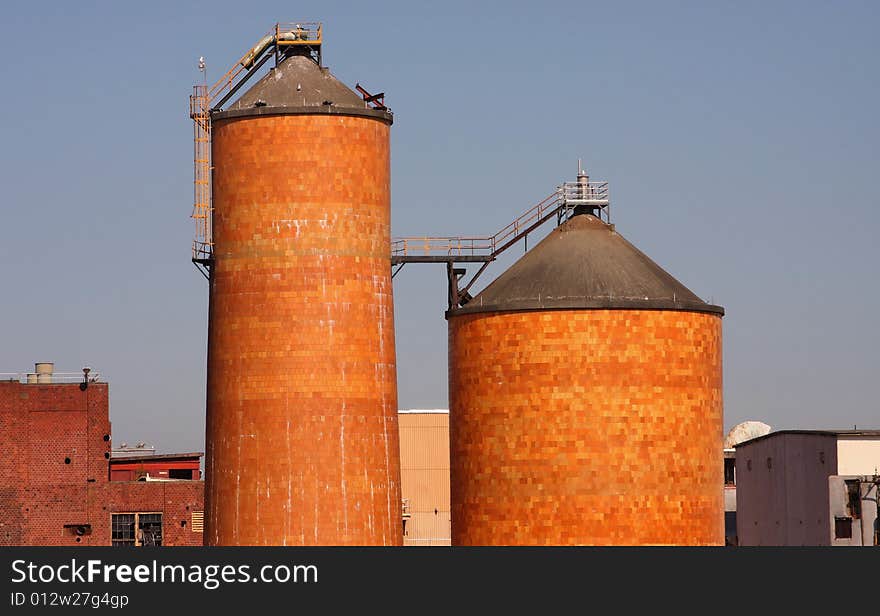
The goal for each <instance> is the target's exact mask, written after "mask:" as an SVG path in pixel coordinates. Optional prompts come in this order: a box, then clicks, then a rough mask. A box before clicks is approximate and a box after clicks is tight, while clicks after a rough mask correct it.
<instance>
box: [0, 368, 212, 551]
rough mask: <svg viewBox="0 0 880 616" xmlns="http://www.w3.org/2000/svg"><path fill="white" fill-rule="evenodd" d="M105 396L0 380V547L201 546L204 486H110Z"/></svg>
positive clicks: (87, 387) (79, 387)
mask: <svg viewBox="0 0 880 616" xmlns="http://www.w3.org/2000/svg"><path fill="white" fill-rule="evenodd" d="M108 393H109V388H108V385H107V383H99V382H88V383H77V382H53V379H52V378H51V376H49V377H47V378H43V379H42V382H34V381H31V379H30V378H28V382H27V383H24V382H21V380H19V379H17V378H16V379H12V380H8V381H0V442H2V443H3V445H4V455H3V456H2V457H0V545H145V544H160V545H201V544H202V515H203V513H202V512H203V502H204V482H202V481H197V480H192V479H191V480H167V481H128V480H126V481H111V461H110V417H109V397H108ZM187 464H189V465H190V467H191V461H190V462H187ZM196 468H197V467H196ZM119 470H123V469H122V468H119ZM196 472H198V471H196ZM190 473H191V476H193V477H198V475H197V474H195V475H193V474H192V470H190Z"/></svg>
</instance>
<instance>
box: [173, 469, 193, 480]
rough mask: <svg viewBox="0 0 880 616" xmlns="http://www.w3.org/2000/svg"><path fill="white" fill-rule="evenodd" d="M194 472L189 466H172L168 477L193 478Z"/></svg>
mask: <svg viewBox="0 0 880 616" xmlns="http://www.w3.org/2000/svg"><path fill="white" fill-rule="evenodd" d="M192 478H193V472H192V470H191V469H188V468H172V469H169V471H168V479H192Z"/></svg>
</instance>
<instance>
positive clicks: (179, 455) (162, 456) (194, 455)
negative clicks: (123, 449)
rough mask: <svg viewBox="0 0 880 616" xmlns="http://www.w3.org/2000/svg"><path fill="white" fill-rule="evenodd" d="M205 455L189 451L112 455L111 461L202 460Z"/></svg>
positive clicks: (200, 452)
mask: <svg viewBox="0 0 880 616" xmlns="http://www.w3.org/2000/svg"><path fill="white" fill-rule="evenodd" d="M204 455H205V454H204V452H202V451H189V452H186V453H157V454H134V455H127V454H122V455H116V456H114V455H112V454H111V455H110V460H111V461H115V462H121V461H124V460H132V461H134V462H142V461H144V460H169V459H173V458H201V457H203V456H204Z"/></svg>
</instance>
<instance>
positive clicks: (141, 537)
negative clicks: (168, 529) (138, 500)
mask: <svg viewBox="0 0 880 616" xmlns="http://www.w3.org/2000/svg"><path fill="white" fill-rule="evenodd" d="M111 532H112V536H111V540H112V542H113V545H118V546H126V545H132V546H142V545H162V514H161V513H114V514H111Z"/></svg>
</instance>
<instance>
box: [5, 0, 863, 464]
mask: <svg viewBox="0 0 880 616" xmlns="http://www.w3.org/2000/svg"><path fill="white" fill-rule="evenodd" d="M305 8H306V9H307V10H308V11H309V12H308V13H307V14H303V13H301V11H302V10H303V9H302V8H300V7H298V6H297V5H296V4H291V3H282V2H272V1H271V0H270V1H267V2H263V3H260V4H257V5H255V4H245V3H240V2H235V3H234V2H227V1H226V0H215V1H212V2H193V3H178V2H162V1H154V2H149V3H133V2H103V3H101V2H78V3H66V2H44V3H17V4H15V5H11V6H9V7H6V8H5V9H4V18H3V20H2V22H0V51H2V57H3V58H4V70H3V80H4V84H5V85H4V88H3V96H2V97H0V123H2V124H0V128H2V139H0V144H2V145H0V185H2V186H3V192H2V193H0V194H2V197H0V199H2V201H0V202H2V220H0V259H2V260H0V263H2V264H3V266H4V268H5V272H4V273H5V276H4V283H3V285H2V299H3V303H2V309H0V371H27V370H30V369H31V368H30V366H31V365H32V364H33V362H35V361H55V362H56V366H57V368H58V369H59V370H70V371H77V370H79V368H80V367H81V366H83V365H86V364H88V365H91V366H92V367H93V368H94V369H95V370H97V371H98V372H100V373H101V375H102V376H103V377H105V378H107V379H108V380H109V381H110V383H111V418H112V420H113V430H114V441H115V442H117V443H119V442H122V441H126V440H127V441H129V442H134V441H138V440H143V441H146V442H148V443H151V444H155V445H156V446H157V447H158V448H159V449H161V450H164V451H171V450H175V449H201V448H202V447H203V440H204V433H203V432H204V387H205V385H204V384H205V350H206V349H205V344H206V331H207V329H206V328H207V285H206V283H205V281H204V279H202V278H201V276H200V275H199V274H198V273H197V272H196V270H195V269H194V268H193V266H192V265H191V264H190V262H189V250H190V241H191V236H192V224H191V221H190V220H189V214H190V208H191V195H192V160H191V159H192V143H191V140H192V130H191V125H190V120H189V118H188V116H187V96H188V94H189V91H190V88H191V85H192V83H193V82H194V81H196V80H197V79H198V77H199V75H198V72H197V69H196V62H197V59H198V57H199V56H205V57H206V59H207V62H208V71H209V77H213V78H217V77H219V76H220V75H221V74H222V72H223V71H224V70H225V69H226V68H227V67H228V66H230V65H231V64H232V63H234V62H235V60H236V59H237V58H238V57H240V56H241V55H242V53H243V52H244V51H245V50H246V49H247V48H248V47H249V46H250V45H252V44H253V43H254V42H255V41H256V40H257V39H258V38H259V37H260V36H261V35H262V34H263V33H264V32H265V31H266V30H268V29H269V28H270V27H271V26H272V24H274V23H275V21H278V20H281V21H292V20H321V21H323V22H324V25H325V52H324V53H325V56H324V59H325V63H326V64H327V65H329V66H330V69H331V71H332V72H333V73H334V74H335V75H336V76H337V77H339V78H340V79H342V80H343V81H344V82H346V83H347V84H349V85H351V86H353V85H354V83H355V82H356V81H360V82H361V83H362V84H364V85H365V86H366V87H367V88H368V89H370V90H372V91H378V90H382V91H385V92H386V94H387V98H386V102H387V103H388V105H389V106H390V107H391V108H392V110H393V111H394V113H395V124H394V127H393V129H392V217H393V231H394V234H395V235H412V234H421V233H433V234H456V233H466V234H486V233H492V232H494V231H496V230H497V229H499V228H501V227H502V226H504V225H505V224H506V223H507V222H509V221H510V220H512V219H513V218H514V217H515V216H516V215H517V214H519V213H520V212H522V211H524V210H526V209H527V208H528V207H530V206H531V205H532V204H533V203H535V202H537V201H538V200H540V199H541V198H543V197H544V196H546V195H547V194H549V193H550V192H551V191H552V190H553V188H554V187H555V186H556V185H557V184H558V183H559V182H560V181H563V180H566V179H572V178H573V175H574V173H575V170H576V165H577V159H578V158H583V159H584V161H585V164H586V165H587V167H588V169H589V171H590V173H591V175H592V176H593V177H594V178H596V179H607V180H609V181H610V182H611V190H612V199H613V206H612V208H613V209H612V218H613V222H615V223H616V225H617V228H618V230H619V231H620V232H621V233H622V234H623V235H624V236H626V237H627V238H628V239H629V240H630V241H632V242H633V243H634V244H636V245H637V246H638V247H639V248H640V249H642V250H643V251H644V252H646V253H647V254H648V255H650V256H651V257H652V258H653V259H654V260H656V261H657V262H658V263H659V264H660V265H662V266H663V267H664V268H666V269H667V270H668V271H669V272H671V273H672V274H673V275H674V276H676V277H677V278H678V279H679V280H681V281H682V282H683V283H684V284H686V285H687V286H688V287H689V288H691V289H692V290H693V291H694V292H696V293H697V294H698V295H700V296H701V297H703V298H704V299H711V300H712V301H714V302H715V303H719V304H722V305H723V306H725V308H726V309H727V316H726V317H725V319H724V378H725V426H726V427H730V426H732V425H733V424H735V423H737V422H739V421H742V420H745V419H760V420H762V421H766V422H767V423H769V424H771V425H772V426H774V427H775V428H834V427H841V428H847V427H850V428H851V427H852V426H853V425H858V426H859V427H875V428H878V427H880V409H878V403H877V396H876V392H875V384H876V381H877V380H878V376H880V370H878V368H880V361H878V355H877V353H878V352H877V349H878V348H880V328H878V326H877V322H876V319H877V316H876V315H877V313H878V311H880V285H878V282H877V281H878V271H877V270H878V248H877V240H876V238H877V236H878V233H880V198H878V190H877V186H878V183H880V164H878V163H880V153H878V143H880V139H878V137H880V130H878V121H877V109H880V80H878V75H880V70H878V69H880V66H878V65H880V62H878V58H880V42H878V41H880V37H878V36H877V32H878V25H880V4H878V3H876V2H838V3H820V2H713V3H705V2H665V3H657V2H603V3H591V2H543V3H534V2H528V3H526V2H480V3H474V2H469V3H464V2H455V1H453V2H443V3H418V2H372V3H363V2H357V3H355V2H351V3H344V2H322V3H321V5H320V6H318V5H310V6H309V7H305ZM536 239H537V238H536ZM512 252H513V253H517V249H514V250H513V251H512ZM514 256H515V255H511V256H510V257H508V258H507V259H504V260H502V261H500V262H499V263H497V264H495V265H493V267H492V268H491V269H490V270H489V271H488V272H487V273H486V274H485V275H484V277H483V278H482V280H483V281H484V282H488V281H490V280H491V279H492V278H493V277H494V276H495V275H497V274H498V273H500V272H501V271H503V269H504V267H506V266H507V265H509V264H510V262H511V259H512V258H513V257H514ZM445 294H446V288H445V279H444V273H443V270H442V267H440V266H412V265H411V266H407V267H406V268H404V270H403V271H402V272H401V273H400V274H399V275H398V276H397V277H396V278H395V309H396V312H395V319H396V328H397V329H396V332H397V349H398V365H399V371H398V379H399V392H400V406H401V407H402V408H413V407H445V406H446V402H447V386H446V361H447V357H446V323H445V321H444V319H443V312H444V309H445Z"/></svg>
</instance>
